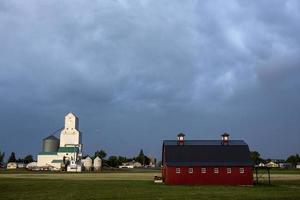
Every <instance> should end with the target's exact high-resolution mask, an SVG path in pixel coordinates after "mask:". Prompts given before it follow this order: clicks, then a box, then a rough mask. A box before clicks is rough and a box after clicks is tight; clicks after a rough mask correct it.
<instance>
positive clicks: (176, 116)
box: [0, 0, 300, 157]
mask: <svg viewBox="0 0 300 200" xmlns="http://www.w3.org/2000/svg"><path fill="white" fill-rule="evenodd" d="M299 11H300V4H299V2H298V1H292V0H290V1H260V2H253V1H243V2H240V1H226V2H223V1H185V2H182V1H172V2H169V1H159V2H155V1H146V0H145V1H138V0H136V1H122V0H118V1H117V0H116V1H106V0H99V1H92V2H83V1H79V0H78V1H72V2H69V3H68V2H63V3H62V2H61V1H34V0H32V1H26V2H19V1H6V0H4V1H1V2H0V44H1V48H0V92H1V93H0V94H1V99H0V110H1V114H0V120H1V122H2V123H1V124H2V129H1V140H0V145H1V146H0V149H3V150H5V151H7V152H9V151H16V152H18V154H21V155H24V154H26V153H37V152H38V151H39V150H40V147H41V139H42V138H43V137H45V136H47V135H48V134H50V133H51V132H52V131H54V130H56V129H58V128H60V127H61V126H63V116H64V115H65V114H66V113H67V112H69V111H73V112H75V113H76V114H77V115H78V116H79V118H80V126H81V128H80V129H81V130H82V131H83V134H84V136H83V138H84V145H85V150H86V152H87V153H90V152H92V151H94V150H96V149H97V148H104V149H106V150H107V151H108V152H109V153H110V154H122V155H129V156H131V155H134V154H135V153H137V152H138V151H139V149H140V148H143V149H144V150H145V152H146V153H149V154H153V155H156V156H159V155H160V149H161V147H160V146H161V141H162V140H163V139H172V138H175V135H176V133H178V132H179V131H184V132H186V134H187V137H188V138H190V139H201V138H203V139H215V138H218V137H219V135H220V134H221V133H222V132H223V131H229V132H230V133H231V134H232V137H233V138H235V139H245V140H246V141H247V142H248V143H249V145H250V147H251V148H252V149H257V150H259V151H261V152H262V153H263V155H264V156H266V157H285V156H286V155H288V154H291V153H296V152H298V153H299V151H300V149H299V144H298V141H299V139H300V135H299V131H300V130H299V125H298V122H299V120H300V114H299V113H300V107H299V103H298V102H299V100H300V94H299V91H300V90H299V89H300V81H299V80H300V79H299V77H298V76H299V74H300V67H299V66H300V59H299V56H298V55H299V53H300V47H299V42H300V37H299V35H300V26H299V21H300V15H299V13H300V12H299Z"/></svg>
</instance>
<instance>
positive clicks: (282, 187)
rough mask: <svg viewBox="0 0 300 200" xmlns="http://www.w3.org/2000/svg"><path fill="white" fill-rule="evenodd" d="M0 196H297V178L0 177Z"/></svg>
mask: <svg viewBox="0 0 300 200" xmlns="http://www.w3.org/2000/svg"><path fill="white" fill-rule="evenodd" d="M0 199H5V200H9V199H14V200H15V199H30V200H35V199H39V200H44V199H45V200H46V199H47V200H51V199H55V200H60V199H73V200H84V199H89V200H93V199H149V200H150V199H225V200H226V199H233V200H234V199H243V200H246V199H300V181H279V182H278V181H277V182H274V183H273V185H271V186H269V185H265V184H262V185H257V186H253V187H246V186H167V185H163V184H154V183H153V182H152V181H146V180H139V181H133V180H131V181H130V180H115V181H112V180H77V181H76V180H57V179H56V180H47V179H11V178H4V179H2V178H1V179H0Z"/></svg>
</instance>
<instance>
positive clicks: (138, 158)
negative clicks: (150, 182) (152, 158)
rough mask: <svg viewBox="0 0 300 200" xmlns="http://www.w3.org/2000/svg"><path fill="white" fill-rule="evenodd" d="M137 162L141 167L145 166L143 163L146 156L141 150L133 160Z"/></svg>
mask: <svg viewBox="0 0 300 200" xmlns="http://www.w3.org/2000/svg"><path fill="white" fill-rule="evenodd" d="M135 160H136V161H137V162H139V163H141V164H142V165H145V161H146V156H145V154H144V151H143V149H141V150H140V153H139V155H138V157H136V159H135Z"/></svg>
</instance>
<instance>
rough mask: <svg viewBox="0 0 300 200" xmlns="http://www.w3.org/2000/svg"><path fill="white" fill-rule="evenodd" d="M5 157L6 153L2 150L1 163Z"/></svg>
mask: <svg viewBox="0 0 300 200" xmlns="http://www.w3.org/2000/svg"><path fill="white" fill-rule="evenodd" d="M4 157H5V153H4V152H1V151H0V163H2V162H3V160H4Z"/></svg>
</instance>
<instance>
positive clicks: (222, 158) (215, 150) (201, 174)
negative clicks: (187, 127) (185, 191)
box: [162, 133, 253, 185]
mask: <svg viewBox="0 0 300 200" xmlns="http://www.w3.org/2000/svg"><path fill="white" fill-rule="evenodd" d="M162 165H163V169H162V178H163V181H164V183H166V184H172V185H178V184H189V185H194V184H203V185H204V184H205V185H252V184H253V172H252V170H253V163H252V161H251V158H250V151H249V147H248V145H247V144H246V143H245V142H244V141H243V140H229V135H228V134H227V133H225V134H223V135H222V139H221V140H184V134H182V133H181V134H178V140H165V141H163V148H162Z"/></svg>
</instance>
